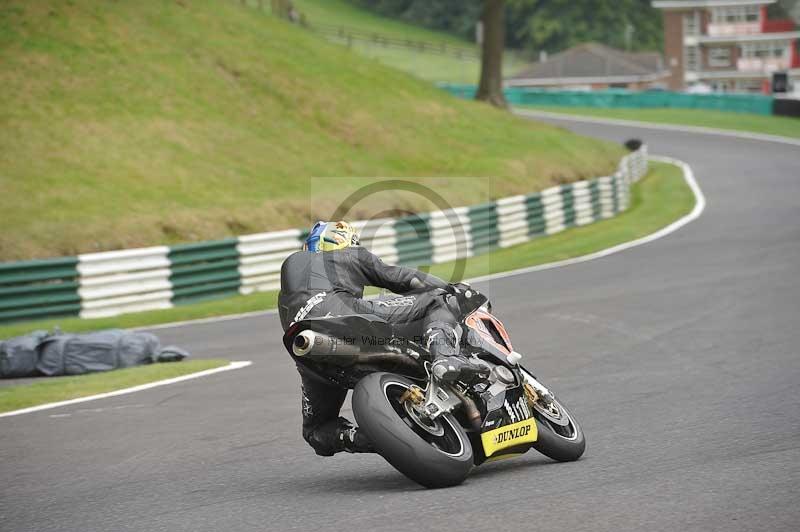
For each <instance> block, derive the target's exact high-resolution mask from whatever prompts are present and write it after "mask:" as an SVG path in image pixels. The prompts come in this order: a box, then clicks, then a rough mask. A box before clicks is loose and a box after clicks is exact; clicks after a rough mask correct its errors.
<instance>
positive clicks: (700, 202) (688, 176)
mask: <svg viewBox="0 0 800 532" xmlns="http://www.w3.org/2000/svg"><path fill="white" fill-rule="evenodd" d="M649 159H650V160H651V161H655V162H661V163H668V164H674V165H675V166H678V167H679V168H680V169H681V170H682V171H683V179H684V180H685V181H686V184H687V185H689V188H690V189H692V193H693V194H694V199H695V203H694V208H693V209H692V212H690V213H689V214H687V215H686V216H684V217H682V218H680V219H678V220H675V221H674V222H672V223H671V224H669V225H668V226H666V227H664V228H662V229H659V230H658V231H656V232H655V233H651V234H649V235H647V236H643V237H641V238H637V239H636V240H631V241H630V242H624V243H622V244H618V245H616V246H612V247H610V248H606V249H603V250H600V251H596V252H594V253H589V254H588V255H581V256H580V257H574V258H572V259H565V260H560V261H557V262H548V263H547V264H539V265H538V266H530V267H528V268H520V269H519V270H511V271H508V272H501V273H493V274H491V275H484V276H482V277H476V278H474V279H469V280H468V281H469V282H472V283H479V282H482V281H491V280H494V279H502V278H504V277H511V276H514V275H521V274H525V273H531V272H538V271H542V270H550V269H553V268H560V267H562V266H569V265H571V264H579V263H581V262H587V261H590V260H594V259H599V258H601V257H607V256H609V255H613V254H614V253H619V252H620V251H625V250H626V249H631V248H634V247H636V246H641V245H643V244H648V243H650V242H653V241H654V240H658V239H659V238H663V237H665V236H667V235H668V234H670V233H674V232H675V231H677V230H678V229H680V228H681V227H683V226H684V225H686V224H688V223H690V222H692V221H693V220H696V219H697V218H699V217H700V215H701V214H702V213H703V210H705V208H706V197H705V196H704V195H703V191H702V190H701V189H700V185H698V184H697V180H696V179H695V178H694V172H692V168H691V167H690V166H689V165H688V164H686V163H685V162H683V161H679V160H677V159H673V158H671V157H657V156H650V157H649Z"/></svg>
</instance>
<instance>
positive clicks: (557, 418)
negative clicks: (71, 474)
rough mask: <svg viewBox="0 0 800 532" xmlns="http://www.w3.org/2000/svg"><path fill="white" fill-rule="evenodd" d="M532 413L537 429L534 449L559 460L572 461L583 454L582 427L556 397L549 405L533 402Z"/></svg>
mask: <svg viewBox="0 0 800 532" xmlns="http://www.w3.org/2000/svg"><path fill="white" fill-rule="evenodd" d="M533 415H534V417H536V425H537V427H538V429H539V437H538V439H537V441H536V443H534V444H533V448H534V449H536V450H537V451H539V452H540V453H542V454H543V455H545V456H547V457H549V458H552V459H553V460H558V461H559V462H572V461H574V460H577V459H578V458H580V457H581V456H582V455H583V452H584V451H585V450H586V438H585V437H584V435H583V429H581V426H580V425H579V424H578V422H577V421H575V418H574V417H572V414H570V413H569V411H568V410H567V409H566V407H564V405H562V404H561V403H559V402H558V400H557V399H554V400H553V402H552V404H550V405H544V404H539V403H538V402H537V403H535V404H534V408H533Z"/></svg>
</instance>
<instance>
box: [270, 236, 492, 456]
mask: <svg viewBox="0 0 800 532" xmlns="http://www.w3.org/2000/svg"><path fill="white" fill-rule="evenodd" d="M359 244H360V242H359V237H358V234H357V232H356V231H355V229H354V228H353V227H352V226H351V225H350V224H349V223H347V222H344V221H339V222H317V223H316V224H315V225H314V227H313V228H312V229H311V232H310V233H309V235H308V238H307V240H306V244H305V246H304V249H303V251H298V252H296V253H293V254H292V255H290V256H289V257H288V258H287V259H286V260H285V261H284V263H283V265H282V266H281V290H280V294H279V296H278V308H279V315H280V320H281V325H282V326H283V330H284V331H286V330H287V329H288V328H289V327H290V326H291V325H292V324H293V323H295V322H298V321H301V320H303V319H305V318H314V317H324V316H343V315H350V314H362V315H363V314H371V315H374V316H378V317H380V318H382V319H384V320H386V321H387V322H389V323H390V324H392V325H393V326H397V327H398V328H399V329H405V330H407V331H410V330H419V331H421V332H422V338H423V341H424V342H425V344H426V347H427V349H428V351H429V352H430V353H431V356H432V358H433V364H432V371H433V374H434V375H435V376H436V377H437V378H439V379H440V380H444V381H453V380H456V379H458V378H459V377H466V376H469V375H474V374H477V373H480V372H481V371H482V369H481V368H480V367H478V366H475V365H473V364H472V363H471V362H469V361H468V360H467V359H465V358H464V357H462V356H460V355H459V340H460V327H459V325H458V320H457V318H456V316H455V314H454V312H453V310H452V305H453V304H454V299H453V298H452V297H449V296H448V294H452V293H454V292H458V291H459V286H460V285H449V284H448V283H446V282H444V281H442V280H441V279H439V278H438V277H435V276H433V275H429V274H426V273H423V272H420V271H418V270H415V269H413V268H406V267H403V266H392V265H388V264H385V263H384V262H383V261H382V260H381V259H380V258H378V257H377V256H375V255H373V254H372V253H370V252H369V251H368V250H367V249H365V248H363V247H361V246H360V245H359ZM365 286H376V287H379V288H385V289H388V290H390V291H392V292H394V293H396V294H401V295H403V296H404V297H400V298H397V299H391V300H387V301H381V300H368V299H364V298H363V296H364V287H365ZM461 286H463V285H461ZM297 369H298V371H299V372H300V378H301V386H302V395H303V397H302V412H303V438H304V439H305V440H306V441H307V442H308V443H309V445H311V447H312V448H313V449H314V450H315V451H316V453H317V454H318V455H321V456H332V455H333V454H335V453H337V452H340V451H347V452H372V451H373V449H372V446H371V444H370V442H369V441H368V440H367V438H366V437H365V436H364V435H363V434H361V433H359V431H358V429H357V428H356V427H354V426H353V424H352V423H350V421H348V420H347V419H345V418H343V417H339V411H340V409H341V407H342V404H343V403H344V399H345V396H346V395H347V390H346V389H343V388H340V387H337V386H335V385H333V384H332V383H329V382H327V381H325V382H323V381H321V380H320V379H319V378H318V377H316V376H314V375H312V374H311V373H309V372H308V371H306V370H305V369H304V367H303V366H302V365H300V364H298V365H297Z"/></svg>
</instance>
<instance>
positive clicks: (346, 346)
mask: <svg viewBox="0 0 800 532" xmlns="http://www.w3.org/2000/svg"><path fill="white" fill-rule="evenodd" d="M292 353H294V355H295V356H296V357H307V358H317V357H320V358H323V359H324V361H325V362H326V363H329V364H334V365H340V366H351V365H353V364H372V365H382V364H394V365H395V366H396V367H397V368H398V369H399V368H404V369H405V370H406V371H409V372H412V373H414V374H417V373H421V371H422V369H421V368H420V366H419V364H418V363H417V361H416V360H414V359H413V358H411V357H410V356H408V355H405V354H402V353H362V352H361V345H360V344H356V343H355V342H353V343H350V342H345V341H344V340H342V339H341V338H335V337H332V336H328V335H327V334H322V333H318V332H314V331H312V330H309V329H306V330H305V331H303V332H301V333H299V334H298V335H297V336H295V337H294V340H293V341H292Z"/></svg>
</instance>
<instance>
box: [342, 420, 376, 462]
mask: <svg viewBox="0 0 800 532" xmlns="http://www.w3.org/2000/svg"><path fill="white" fill-rule="evenodd" d="M336 439H337V444H338V445H337V447H339V448H340V449H341V450H343V451H345V452H348V453H374V452H375V447H373V445H372V442H371V441H369V438H367V436H366V435H365V434H364V433H363V431H361V430H359V428H358V427H356V426H354V425H353V424H352V423H350V422H349V421H348V420H346V419H345V418H343V417H340V418H339V425H338V427H337V428H336Z"/></svg>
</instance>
